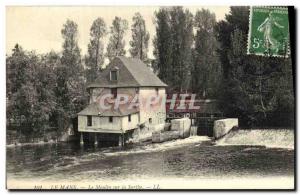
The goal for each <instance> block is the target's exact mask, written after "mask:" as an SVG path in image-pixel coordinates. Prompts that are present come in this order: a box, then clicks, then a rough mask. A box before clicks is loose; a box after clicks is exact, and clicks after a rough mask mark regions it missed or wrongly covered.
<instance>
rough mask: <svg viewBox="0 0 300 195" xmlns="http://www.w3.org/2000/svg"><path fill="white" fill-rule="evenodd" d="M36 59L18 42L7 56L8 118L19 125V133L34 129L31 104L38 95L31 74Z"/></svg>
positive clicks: (27, 132) (28, 132)
mask: <svg viewBox="0 0 300 195" xmlns="http://www.w3.org/2000/svg"><path fill="white" fill-rule="evenodd" d="M34 60H35V58H31V56H29V54H27V53H26V52H25V51H24V50H23V49H22V47H20V46H19V45H18V44H16V46H15V48H14V49H13V53H12V55H11V56H9V57H7V58H6V67H7V118H8V119H9V121H10V123H14V124H15V125H16V126H17V131H18V133H19V135H20V134H30V133H31V130H32V123H31V119H32V115H31V105H33V104H34V103H35V96H36V94H35V91H34V89H33V85H32V74H31V71H32V70H31V65H32V63H34Z"/></svg>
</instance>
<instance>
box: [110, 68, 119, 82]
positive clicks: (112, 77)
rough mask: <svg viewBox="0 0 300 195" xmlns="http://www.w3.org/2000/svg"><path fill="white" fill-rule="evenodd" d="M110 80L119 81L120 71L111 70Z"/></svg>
mask: <svg viewBox="0 0 300 195" xmlns="http://www.w3.org/2000/svg"><path fill="white" fill-rule="evenodd" d="M110 80H111V81H117V80H118V71H117V70H112V71H110Z"/></svg>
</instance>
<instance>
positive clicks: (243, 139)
mask: <svg viewBox="0 0 300 195" xmlns="http://www.w3.org/2000/svg"><path fill="white" fill-rule="evenodd" d="M216 144H217V145H251V146H255V145H257V146H258V145H263V146H266V147H273V148H289V149H294V130H293V129H249V130H247V129H245V130H242V129H240V130H235V131H230V132H229V133H228V134H227V135H225V136H224V137H222V138H221V139H219V140H217V141H216Z"/></svg>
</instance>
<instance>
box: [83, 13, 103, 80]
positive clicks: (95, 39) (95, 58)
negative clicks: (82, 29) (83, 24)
mask: <svg viewBox="0 0 300 195" xmlns="http://www.w3.org/2000/svg"><path fill="white" fill-rule="evenodd" d="M106 33H107V32H106V25H105V22H104V21H103V19H102V18H97V19H96V20H95V21H94V22H93V24H92V26H91V29H90V37H91V38H90V43H89V44H88V54H87V56H86V57H85V65H86V67H87V70H86V78H87V82H88V83H89V82H92V81H94V80H95V79H96V78H97V76H98V73H99V71H101V69H102V66H103V63H104V52H103V43H102V40H103V38H104V36H105V35H106Z"/></svg>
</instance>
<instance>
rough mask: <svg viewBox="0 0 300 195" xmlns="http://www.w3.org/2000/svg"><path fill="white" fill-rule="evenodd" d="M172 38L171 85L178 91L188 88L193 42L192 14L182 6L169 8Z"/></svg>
mask: <svg viewBox="0 0 300 195" xmlns="http://www.w3.org/2000/svg"><path fill="white" fill-rule="evenodd" d="M170 17H171V19H170V24H171V34H170V36H171V39H172V54H171V56H172V65H173V67H172V72H171V74H172V75H173V78H172V85H173V87H174V89H176V90H178V91H187V90H189V88H190V78H191V66H192V43H193V15H192V14H191V13H190V11H188V10H183V8H182V7H172V8H171V10H170Z"/></svg>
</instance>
